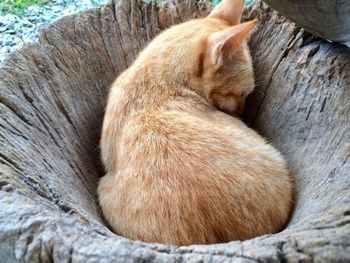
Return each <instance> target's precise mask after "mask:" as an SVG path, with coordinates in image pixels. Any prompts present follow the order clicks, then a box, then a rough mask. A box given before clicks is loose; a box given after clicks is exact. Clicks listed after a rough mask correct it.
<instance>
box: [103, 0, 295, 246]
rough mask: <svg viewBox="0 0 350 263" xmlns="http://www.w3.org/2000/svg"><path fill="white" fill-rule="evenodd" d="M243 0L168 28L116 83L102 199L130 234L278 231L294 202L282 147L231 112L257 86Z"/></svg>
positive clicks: (183, 236) (226, 235)
mask: <svg viewBox="0 0 350 263" xmlns="http://www.w3.org/2000/svg"><path fill="white" fill-rule="evenodd" d="M242 10H243V0H223V1H221V3H220V4H219V5H218V6H217V7H216V8H215V9H214V10H213V11H212V12H211V13H210V14H209V15H208V16H207V17H206V18H203V19H195V20H192V21H189V22H186V23H183V24H180V25H176V26H173V27H172V28H170V29H168V30H166V31H164V32H163V33H161V34H160V35H159V36H157V37H156V38H155V39H154V40H153V41H152V42H151V43H150V44H149V45H148V46H147V47H146V48H145V49H144V50H143V51H142V52H141V53H140V54H139V56H138V58H137V59H136V60H135V62H134V63H133V64H132V65H131V66H130V67H129V68H128V69H127V70H125V71H124V72H123V73H122V74H121V75H120V76H119V77H118V78H117V79H116V80H115V82H114V83H113V85H112V87H111V90H110V94H109V98H108V103H107V108H106V112H105V117H104V122H103V128H102V138H101V143H100V146H101V152H102V160H103V163H104V166H105V169H106V175H105V176H104V177H102V178H101V181H100V183H99V186H98V194H99V202H100V205H101V208H102V211H103V214H104V217H105V218H106V220H107V222H108V223H109V224H110V226H111V228H112V229H113V230H114V231H115V232H116V233H117V234H119V235H122V236H125V237H127V238H130V239H135V240H142V241H146V242H159V243H165V244H175V245H188V244H205V243H219V242H228V241H232V240H244V239H249V238H253V237H255V236H259V235H263V234H269V233H275V232H277V231H279V230H281V228H283V226H285V224H286V223H287V220H288V216H289V214H290V211H291V208H292V196H293V195H292V180H291V177H290V174H289V172H288V169H287V166H286V162H285V160H284V159H283V157H282V156H281V154H280V153H279V152H278V151H277V150H276V149H275V148H274V147H273V146H271V145H270V144H269V143H267V142H266V141H265V139H264V138H262V137H261V136H260V135H258V134H257V133H256V132H255V131H254V130H252V129H250V128H248V127H247V126H246V125H245V124H244V123H243V122H242V121H241V120H239V119H238V118H236V117H234V116H235V114H239V113H240V112H241V111H242V109H243V107H244V101H245V99H246V97H247V95H248V94H249V93H251V92H252V91H253V87H254V76H253V67H252V62H251V57H250V53H249V49H248V46H247V43H246V38H247V36H248V35H249V33H250V31H251V30H252V29H253V28H254V26H255V24H256V21H250V22H245V23H240V20H241V13H242Z"/></svg>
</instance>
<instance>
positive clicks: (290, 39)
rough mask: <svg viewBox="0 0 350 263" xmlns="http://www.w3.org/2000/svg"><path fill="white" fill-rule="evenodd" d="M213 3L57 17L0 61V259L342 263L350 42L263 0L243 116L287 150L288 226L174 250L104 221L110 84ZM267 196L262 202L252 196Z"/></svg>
mask: <svg viewBox="0 0 350 263" xmlns="http://www.w3.org/2000/svg"><path fill="white" fill-rule="evenodd" d="M209 9H210V6H209V5H208V4H206V3H203V2H201V1H195V0H174V1H169V2H168V3H166V4H165V5H164V6H161V7H160V6H157V5H156V4H155V3H143V2H141V1H140V0H119V1H118V0H117V1H116V2H113V3H110V4H107V5H106V6H103V7H101V8H100V9H95V10H89V11H86V12H83V13H80V14H77V15H73V16H68V17H65V18H63V19H61V20H59V21H57V22H55V23H53V24H52V25H50V26H48V27H47V28H46V29H44V30H43V32H42V34H41V36H40V41H39V43H37V44H31V45H27V46H26V47H24V48H22V49H21V50H19V51H17V52H15V53H12V55H11V57H10V58H8V59H7V60H6V61H5V62H4V63H3V64H1V65H0V113H1V117H0V189H1V190H0V261H1V262H52V261H53V262H117V261H118V262H133V261H143V260H147V261H157V262H175V261H176V262H183V261H190V262H200V261H204V262H209V261H220V262H228V261H232V262H285V261H290V262H312V261H314V262H349V261H350V176H349V170H350V164H349V153H350V148H349V147H350V145H349V143H350V134H349V133H350V127H349V126H350V122H349V116H350V88H349V87H350V49H347V48H345V47H343V46H341V45H335V44H333V45H332V44H329V43H327V42H326V41H323V40H320V39H318V38H315V37H312V36H311V35H309V34H307V33H305V32H304V31H303V30H302V29H300V28H299V27H297V26H295V25H294V24H293V23H291V22H289V21H288V20H286V19H285V18H283V17H281V16H280V15H278V14H277V13H276V12H274V11H272V10H271V9H270V8H268V7H267V6H266V5H264V4H262V3H261V2H260V1H256V2H254V4H253V5H252V6H251V7H249V8H248V9H247V10H246V12H245V17H246V19H248V18H253V17H258V19H259V21H260V22H259V26H258V28H257V30H256V31H255V33H254V34H253V35H252V37H251V41H250V45H251V47H252V51H253V57H254V63H255V70H256V78H257V89H256V91H255V93H254V94H253V95H252V96H251V97H250V99H249V101H248V104H247V108H246V117H245V118H246V121H247V123H249V124H250V125H252V126H253V127H254V128H256V129H257V130H258V131H260V132H261V133H262V134H263V135H264V136H266V137H267V138H268V139H269V140H270V141H271V142H272V143H273V144H274V145H275V146H276V147H277V148H279V149H280V150H281V151H282V152H284V154H285V156H286V158H287V160H288V162H289V165H290V168H291V171H292V173H293V174H294V176H295V183H296V192H297V197H296V207H295V211H294V213H293V215H292V218H291V221H290V223H289V224H288V226H287V228H286V229H285V230H284V231H282V232H280V233H278V234H275V235H266V236H262V237H257V238H254V239H251V240H247V241H244V242H241V241H233V242H230V243H227V244H214V245H193V246H189V247H175V246H166V245H161V244H147V243H143V242H139V241H131V240H128V239H125V238H123V237H119V236H117V235H116V234H114V233H112V232H111V231H110V230H109V229H108V228H107V227H106V226H105V224H104V222H103V219H102V218H101V214H100V211H99V208H98V205H97V201H96V185H97V182H98V179H99V177H100V176H101V175H103V170H102V169H101V165H100V163H99V151H98V139H99V134H100V128H101V121H102V117H103V110H104V106H105V104H106V96H107V92H108V87H109V85H110V84H111V82H112V81H113V79H114V78H115V77H116V76H117V75H118V73H120V72H121V71H122V70H123V69H125V68H126V67H127V66H128V65H130V63H131V62H132V61H133V60H134V58H135V56H136V55H137V53H138V52H139V51H140V50H141V49H142V48H143V47H144V46H145V45H146V43H147V42H148V41H149V40H150V39H152V38H153V37H154V36H155V35H156V34H157V33H159V32H160V31H161V30H163V29H165V28H167V27H169V26H171V25H172V24H176V23H179V22H182V21H184V20H187V19H188V18H192V17H199V16H204V15H205V14H207V13H208V12H209ZM261 198H264V197H261Z"/></svg>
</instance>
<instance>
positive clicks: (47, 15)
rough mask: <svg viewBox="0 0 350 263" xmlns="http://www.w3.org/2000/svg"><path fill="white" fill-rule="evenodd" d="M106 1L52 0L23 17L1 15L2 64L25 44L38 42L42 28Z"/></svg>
mask: <svg viewBox="0 0 350 263" xmlns="http://www.w3.org/2000/svg"><path fill="white" fill-rule="evenodd" d="M0 1H1V0H0ZM106 1H107V0H52V1H50V3H48V4H45V5H42V6H38V5H33V6H30V7H28V8H27V9H26V10H24V11H23V12H22V14H21V16H18V15H14V14H2V13H0V63H1V62H2V61H3V60H4V59H5V57H6V56H8V55H9V54H10V52H12V51H14V50H16V49H18V48H20V47H21V46H23V44H24V43H28V42H34V41H36V40H37V39H38V31H39V30H40V28H41V27H43V26H45V25H47V24H49V23H51V22H53V21H55V20H57V19H59V18H61V17H63V16H66V15H70V14H73V13H76V12H78V11H81V10H84V9H89V8H94V7H97V6H99V5H102V4H104V3H105V2H106Z"/></svg>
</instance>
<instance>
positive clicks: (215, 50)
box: [207, 20, 257, 66]
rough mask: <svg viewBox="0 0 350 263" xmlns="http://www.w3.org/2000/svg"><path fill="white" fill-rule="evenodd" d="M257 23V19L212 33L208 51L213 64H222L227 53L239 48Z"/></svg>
mask: <svg viewBox="0 0 350 263" xmlns="http://www.w3.org/2000/svg"><path fill="white" fill-rule="evenodd" d="M256 23H257V20H252V21H249V22H245V23H242V24H239V25H236V26H232V27H229V28H227V29H225V30H222V31H219V32H216V33H213V34H211V35H210V36H209V38H208V42H207V45H208V46H207V51H208V53H209V54H208V55H209V57H210V60H211V62H212V64H213V65H215V66H220V65H221V63H222V61H223V58H224V57H225V55H227V54H230V53H232V52H234V50H238V49H239V48H240V47H241V45H242V43H243V41H244V40H245V39H246V37H247V36H248V34H249V32H250V31H251V30H252V29H253V28H254V27H255V25H256Z"/></svg>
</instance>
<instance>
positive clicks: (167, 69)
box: [141, 0, 256, 114]
mask: <svg viewBox="0 0 350 263" xmlns="http://www.w3.org/2000/svg"><path fill="white" fill-rule="evenodd" d="M243 5H244V1H243V0H222V1H221V3H220V4H219V5H217V6H216V7H215V9H214V10H213V11H212V12H211V13H210V14H209V16H207V17H206V18H204V19H197V20H192V21H189V22H186V23H183V24H180V25H177V26H174V27H172V28H170V29H168V30H166V31H165V32H163V33H162V34H161V35H160V36H158V37H157V38H156V39H155V41H153V42H152V43H151V44H150V45H149V47H148V48H147V49H146V52H145V53H144V54H141V56H144V58H145V59H146V60H147V62H148V63H151V65H152V67H153V68H155V70H156V71H157V73H158V75H160V76H162V77H165V78H167V80H169V81H172V82H175V83H181V84H183V85H187V86H190V87H191V88H192V89H193V90H195V91H196V92H197V93H199V94H200V95H201V96H203V97H205V98H206V99H207V100H208V101H209V102H210V103H211V104H212V105H214V106H215V107H217V108H218V109H220V110H222V111H225V112H227V113H230V114H237V113H241V111H242V109H243V107H244V102H245V98H246V97H247V95H248V94H249V93H251V92H252V91H253V88H254V75H253V67H252V62H251V57H250V53H249V49H248V46H247V43H246V38H247V36H248V34H249V32H250V31H251V30H252V29H253V28H254V26H255V24H256V21H250V22H246V23H240V20H241V14H242V10H243ZM146 57H147V58H146Z"/></svg>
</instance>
